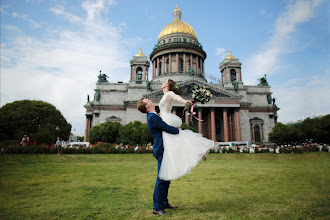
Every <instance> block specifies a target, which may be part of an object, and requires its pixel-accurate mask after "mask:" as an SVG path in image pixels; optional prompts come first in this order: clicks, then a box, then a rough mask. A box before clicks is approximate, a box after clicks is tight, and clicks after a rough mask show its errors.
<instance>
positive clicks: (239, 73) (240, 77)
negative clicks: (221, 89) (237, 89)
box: [238, 68, 242, 81]
mask: <svg viewBox="0 0 330 220" xmlns="http://www.w3.org/2000/svg"><path fill="white" fill-rule="evenodd" d="M238 79H239V81H242V74H241V68H238Z"/></svg>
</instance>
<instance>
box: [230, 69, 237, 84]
mask: <svg viewBox="0 0 330 220" xmlns="http://www.w3.org/2000/svg"><path fill="white" fill-rule="evenodd" d="M230 80H231V81H232V82H235V81H236V70H234V69H231V70H230Z"/></svg>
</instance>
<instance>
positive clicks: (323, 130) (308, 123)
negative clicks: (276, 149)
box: [269, 115, 330, 144]
mask: <svg viewBox="0 0 330 220" xmlns="http://www.w3.org/2000/svg"><path fill="white" fill-rule="evenodd" d="M306 139H316V140H317V141H318V142H320V143H327V144H329V143H330V115H326V116H323V117H321V118H315V119H311V118H307V119H305V120H304V121H303V122H302V123H299V124H294V125H291V126H288V125H284V124H282V123H277V124H276V125H275V127H274V128H273V130H272V132H270V133H269V141H271V142H273V143H277V144H285V143H292V142H304V141H305V140H306Z"/></svg>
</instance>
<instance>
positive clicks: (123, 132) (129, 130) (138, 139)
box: [118, 121, 153, 145]
mask: <svg viewBox="0 0 330 220" xmlns="http://www.w3.org/2000/svg"><path fill="white" fill-rule="evenodd" d="M118 141H119V142H120V143H123V144H129V145H136V144H141V145H146V144H148V143H149V142H152V141H153V138H152V136H151V133H150V131H149V129H148V125H147V124H142V123H141V122H140V121H134V122H130V123H128V124H127V125H123V126H122V127H121V128H120V129H119V139H118Z"/></svg>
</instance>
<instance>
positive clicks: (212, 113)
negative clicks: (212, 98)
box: [211, 108, 217, 141]
mask: <svg viewBox="0 0 330 220" xmlns="http://www.w3.org/2000/svg"><path fill="white" fill-rule="evenodd" d="M214 111H215V109H214V108H211V139H212V140H213V141H217V136H216V130H215V112H214Z"/></svg>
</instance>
